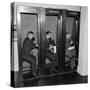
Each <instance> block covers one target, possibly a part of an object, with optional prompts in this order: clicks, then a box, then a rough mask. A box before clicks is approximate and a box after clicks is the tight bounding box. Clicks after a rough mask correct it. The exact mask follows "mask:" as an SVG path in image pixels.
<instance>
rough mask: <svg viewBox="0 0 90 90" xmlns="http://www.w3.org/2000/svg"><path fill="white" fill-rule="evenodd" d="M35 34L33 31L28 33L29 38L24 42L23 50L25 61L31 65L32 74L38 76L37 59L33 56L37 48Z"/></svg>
mask: <svg viewBox="0 0 90 90" xmlns="http://www.w3.org/2000/svg"><path fill="white" fill-rule="evenodd" d="M34 40H35V38H34V33H33V32H32V31H29V32H28V33H27V37H26V38H25V40H24V42H23V48H22V52H21V53H22V59H25V60H26V61H27V62H29V63H31V70H32V74H33V75H34V76H35V75H36V57H35V56H34V55H32V54H31V52H32V50H33V49H34V48H35V47H36V44H35V43H34Z"/></svg>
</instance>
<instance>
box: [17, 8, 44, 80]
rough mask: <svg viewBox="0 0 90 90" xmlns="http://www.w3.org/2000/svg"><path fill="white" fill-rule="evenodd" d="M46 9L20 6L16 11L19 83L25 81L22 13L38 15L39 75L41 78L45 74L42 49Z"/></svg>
mask: <svg viewBox="0 0 90 90" xmlns="http://www.w3.org/2000/svg"><path fill="white" fill-rule="evenodd" d="M44 10H45V9H43V8H41V7H40V8H38V7H31V6H18V7H17V9H16V12H17V14H16V26H17V37H18V52H19V55H18V58H19V81H23V77H22V75H23V74H22V61H21V60H20V59H21V57H20V52H21V16H20V14H21V13H24V14H31V15H32V14H34V15H37V18H38V21H37V24H38V25H37V28H38V44H39V45H38V46H39V48H38V62H39V64H38V67H39V74H40V76H41V75H43V74H44V70H45V69H44V66H43V63H44V62H42V61H41V60H44V57H45V55H44V51H45V50H44V49H42V48H41V47H43V45H44V43H45V42H44V41H45V38H43V36H44V35H45V34H44V31H45V30H44V22H45V15H44V13H45V11H44Z"/></svg>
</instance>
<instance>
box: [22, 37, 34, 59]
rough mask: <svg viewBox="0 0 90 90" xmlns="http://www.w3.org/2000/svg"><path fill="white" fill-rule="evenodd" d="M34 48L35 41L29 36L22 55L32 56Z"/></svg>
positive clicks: (24, 43)
mask: <svg viewBox="0 0 90 90" xmlns="http://www.w3.org/2000/svg"><path fill="white" fill-rule="evenodd" d="M34 48H35V44H34V43H33V40H30V39H29V38H28V37H27V38H25V40H24V42H23V48H22V52H21V53H22V57H26V56H30V53H31V51H32V49H34Z"/></svg>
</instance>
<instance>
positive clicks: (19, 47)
mask: <svg viewBox="0 0 90 90" xmlns="http://www.w3.org/2000/svg"><path fill="white" fill-rule="evenodd" d="M10 8H11V86H12V87H34V86H49V85H67V84H82V83H88V73H87V72H88V68H87V67H88V62H87V60H86V59H88V58H87V57H86V56H87V49H88V46H87V43H88V41H87V40H86V39H87V38H86V37H87V33H88V27H87V24H88V21H87V20H88V15H87V14H88V7H87V6H73V5H54V4H32V3H25V2H12V3H11V6H10ZM85 60H86V61H85ZM85 65H86V66H85Z"/></svg>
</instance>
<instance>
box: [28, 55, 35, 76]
mask: <svg viewBox="0 0 90 90" xmlns="http://www.w3.org/2000/svg"><path fill="white" fill-rule="evenodd" d="M28 62H29V63H31V70H32V74H33V75H36V57H35V56H33V55H30V56H29V57H28Z"/></svg>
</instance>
